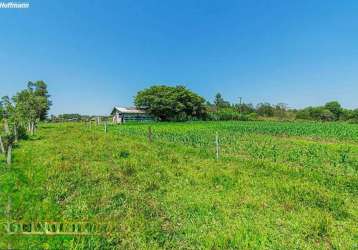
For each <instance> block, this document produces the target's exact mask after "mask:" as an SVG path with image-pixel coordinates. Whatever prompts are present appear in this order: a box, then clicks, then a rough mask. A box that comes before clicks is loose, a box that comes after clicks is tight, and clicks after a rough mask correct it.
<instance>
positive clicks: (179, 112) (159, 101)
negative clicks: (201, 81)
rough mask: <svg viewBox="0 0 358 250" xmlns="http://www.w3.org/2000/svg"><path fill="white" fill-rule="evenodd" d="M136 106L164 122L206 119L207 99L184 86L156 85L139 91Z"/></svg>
mask: <svg viewBox="0 0 358 250" xmlns="http://www.w3.org/2000/svg"><path fill="white" fill-rule="evenodd" d="M134 102H135V105H136V106H137V107H138V108H141V109H145V110H147V111H148V112H149V113H150V114H152V115H153V116H155V117H156V118H158V119H159V120H162V121H168V120H189V119H193V118H195V119H196V118H199V119H200V118H204V117H205V115H206V106H205V99H204V98H202V97H200V96H199V95H197V94H195V93H193V92H192V91H190V90H188V89H187V88H185V87H184V86H175V87H171V86H165V85H155V86H152V87H150V88H147V89H144V90H142V91H139V92H138V93H137V95H136V97H135V100H134Z"/></svg>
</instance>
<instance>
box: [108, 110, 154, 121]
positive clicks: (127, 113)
mask: <svg viewBox="0 0 358 250" xmlns="http://www.w3.org/2000/svg"><path fill="white" fill-rule="evenodd" d="M111 115H112V121H113V123H125V122H127V121H153V117H152V116H151V115H149V114H148V113H147V112H145V111H144V110H140V109H137V108H133V107H114V108H113V110H112V113H111Z"/></svg>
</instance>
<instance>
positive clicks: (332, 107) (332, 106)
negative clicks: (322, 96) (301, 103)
mask: <svg viewBox="0 0 358 250" xmlns="http://www.w3.org/2000/svg"><path fill="white" fill-rule="evenodd" d="M324 108H325V109H327V110H329V111H330V112H331V113H332V114H333V115H334V120H339V118H340V116H341V115H342V113H343V108H342V106H341V104H340V103H339V102H337V101H332V102H327V103H326V105H324Z"/></svg>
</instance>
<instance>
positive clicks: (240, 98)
mask: <svg viewBox="0 0 358 250" xmlns="http://www.w3.org/2000/svg"><path fill="white" fill-rule="evenodd" d="M239 100H240V104H239V105H240V106H239V107H240V115H241V113H242V105H241V104H242V97H241V96H240V97H239Z"/></svg>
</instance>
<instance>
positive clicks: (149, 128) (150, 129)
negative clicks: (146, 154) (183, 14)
mask: <svg viewBox="0 0 358 250" xmlns="http://www.w3.org/2000/svg"><path fill="white" fill-rule="evenodd" d="M148 141H149V142H152V141H153V134H152V127H151V126H149V127H148Z"/></svg>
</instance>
